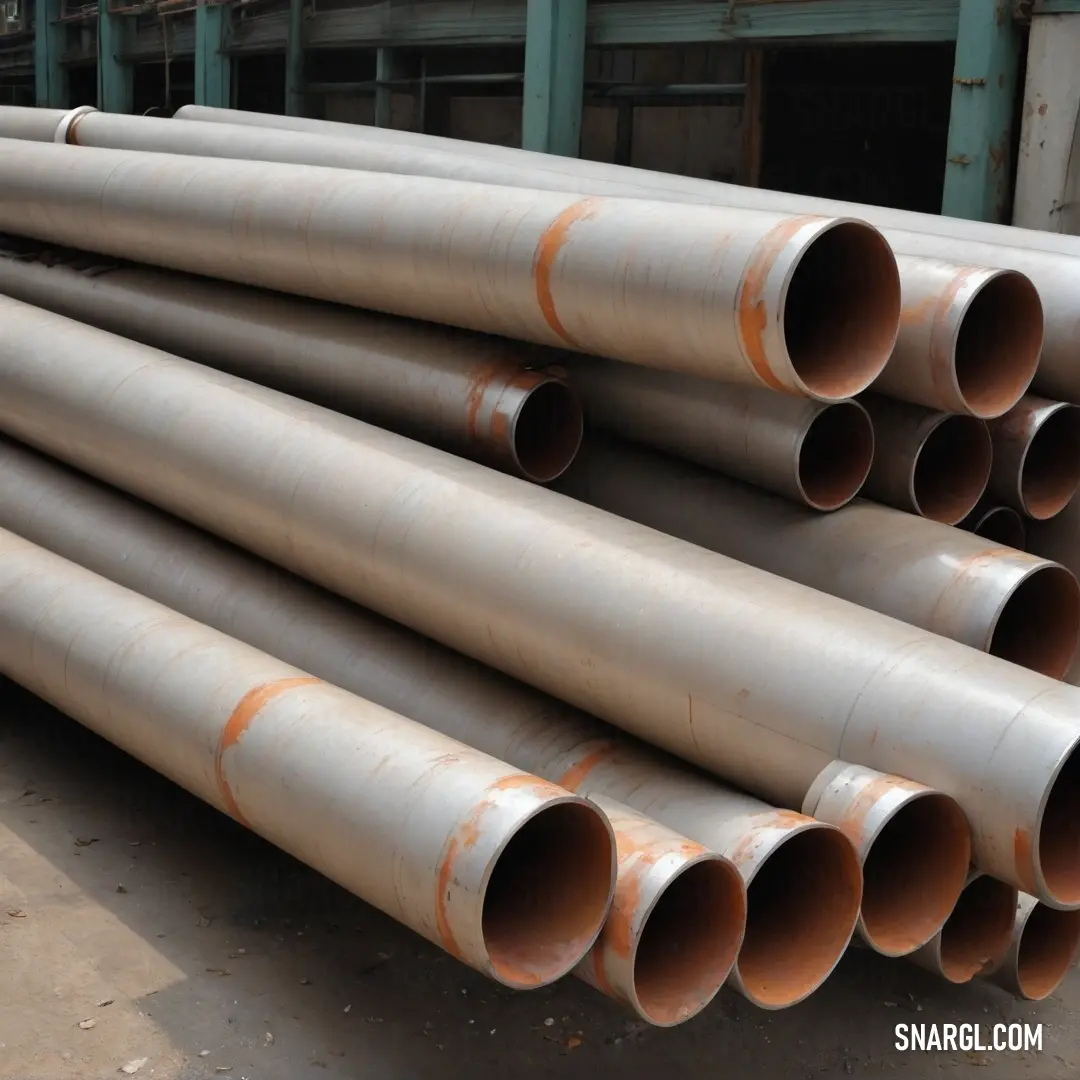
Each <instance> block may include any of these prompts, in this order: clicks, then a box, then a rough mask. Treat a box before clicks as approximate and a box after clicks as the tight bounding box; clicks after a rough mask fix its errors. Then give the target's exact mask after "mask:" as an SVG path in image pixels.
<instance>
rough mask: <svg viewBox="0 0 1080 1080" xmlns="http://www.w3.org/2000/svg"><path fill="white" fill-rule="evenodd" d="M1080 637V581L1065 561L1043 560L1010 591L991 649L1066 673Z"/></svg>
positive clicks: (1056, 674)
mask: <svg viewBox="0 0 1080 1080" xmlns="http://www.w3.org/2000/svg"><path fill="white" fill-rule="evenodd" d="M1078 642H1080V585H1078V584H1077V581H1076V578H1075V577H1073V575H1072V573H1071V572H1070V571H1068V570H1066V569H1065V567H1064V566H1054V565H1050V566H1040V567H1038V568H1036V569H1035V570H1033V571H1032V572H1031V573H1030V574H1029V575H1028V576H1027V577H1026V578H1024V580H1023V581H1021V582H1020V584H1019V585H1017V586H1016V588H1015V589H1013V591H1012V592H1011V593H1010V594H1009V596H1008V598H1007V599H1006V600H1005V603H1004V604H1003V605H1002V607H1001V610H1000V611H999V612H998V617H997V620H996V621H995V623H994V626H993V634H992V636H991V638H990V648H989V650H988V652H989V653H990V655H991V656H999V657H1001V659H1002V660H1009V661H1011V662H1012V663H1014V664H1019V665H1020V666H1021V667H1026V668H1030V669H1031V670H1032V671H1038V672H1039V673H1040V674H1042V675H1049V676H1050V678H1051V679H1061V678H1064V677H1065V674H1066V672H1067V671H1068V670H1069V668H1070V667H1071V666H1072V662H1073V657H1074V656H1075V655H1076V646H1077V643H1078Z"/></svg>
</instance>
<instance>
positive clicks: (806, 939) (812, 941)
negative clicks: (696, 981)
mask: <svg viewBox="0 0 1080 1080" xmlns="http://www.w3.org/2000/svg"><path fill="white" fill-rule="evenodd" d="M861 895H862V872H861V870H860V867H859V859H858V856H857V855H856V853H855V849H854V848H853V847H852V846H851V844H850V843H849V841H848V840H847V838H846V837H845V836H844V834H843V833H841V832H840V831H839V830H838V829H828V828H808V829H804V830H803V831H802V832H800V833H795V834H793V835H790V836H789V837H788V839H787V840H786V841H785V842H784V843H782V844H781V845H780V846H779V847H777V848H776V850H775V851H773V853H772V854H771V855H770V856H769V858H768V859H767V860H766V861H765V862H764V863H763V864H762V865H761V866H760V868H759V869H758V871H757V873H756V874H755V875H754V877H753V879H752V880H751V882H750V886H749V889H748V893H747V913H746V936H745V938H744V939H743V945H742V948H741V949H740V950H739V960H738V964H739V975H740V977H741V978H742V982H743V986H744V987H745V988H746V992H747V993H748V994H749V995H750V996H751V997H752V998H753V999H754V1000H755V1001H756V1002H757V1003H759V1004H761V1005H763V1006H765V1007H766V1008H784V1007H785V1006H787V1005H793V1004H794V1003H795V1002H797V1001H800V1000H802V998H804V997H806V995H807V994H809V993H811V992H812V991H814V990H816V989H817V987H818V986H820V985H821V983H822V982H824V981H825V979H826V978H827V977H828V975H829V973H830V972H831V971H832V969H833V968H834V967H835V966H836V962H837V960H839V958H840V956H841V954H842V953H843V952H844V950H845V949H846V948H847V945H848V942H849V941H850V940H851V932H852V930H853V929H854V928H855V920H856V919H857V918H858V915H859V902H860V900H861Z"/></svg>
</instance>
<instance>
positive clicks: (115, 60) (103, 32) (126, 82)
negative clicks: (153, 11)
mask: <svg viewBox="0 0 1080 1080" xmlns="http://www.w3.org/2000/svg"><path fill="white" fill-rule="evenodd" d="M124 28H125V20H124V16H123V15H116V14H114V13H113V12H112V11H111V10H110V6H109V0H98V49H97V54H98V57H97V58H98V108H99V109H101V110H102V112H115V113H130V112H134V111H135V69H134V68H133V67H132V65H131V64H128V63H125V62H123V61H122V60H121V59H120V57H121V56H122V55H123V53H124Z"/></svg>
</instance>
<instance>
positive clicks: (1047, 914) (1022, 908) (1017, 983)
mask: <svg viewBox="0 0 1080 1080" xmlns="http://www.w3.org/2000/svg"><path fill="white" fill-rule="evenodd" d="M1078 946H1080V911H1055V910H1054V909H1053V908H1049V907H1047V906H1046V905H1045V904H1040V903H1039V901H1038V900H1036V899H1035V897H1034V896H1028V895H1027V893H1020V897H1019V899H1018V901H1017V904H1016V919H1015V921H1014V922H1013V930H1012V940H1011V941H1010V943H1009V950H1008V952H1007V953H1006V954H1005V958H1004V960H1003V961H1002V963H1001V966H1000V967H998V968H996V969H995V970H994V971H991V972H990V973H988V975H987V978H988V979H989V980H990V981H991V982H993V983H997V985H998V986H1000V987H1001V988H1002V989H1003V990H1008V991H1009V993H1010V994H1014V995H1015V996H1016V997H1018V998H1023V999H1024V1000H1026V1001H1042V1000H1043V999H1044V998H1048V997H1049V996H1050V995H1051V994H1052V993H1053V992H1054V991H1055V990H1056V989H1057V988H1058V987H1059V986H1060V985H1061V983H1062V981H1063V980H1064V978H1065V976H1066V975H1067V974H1068V973H1069V968H1071V967H1072V965H1073V961H1074V960H1075V959H1076V952H1077V948H1078Z"/></svg>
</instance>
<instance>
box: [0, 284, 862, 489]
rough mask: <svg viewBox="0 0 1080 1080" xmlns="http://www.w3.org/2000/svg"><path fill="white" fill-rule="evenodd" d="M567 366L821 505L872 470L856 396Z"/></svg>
mask: <svg viewBox="0 0 1080 1080" xmlns="http://www.w3.org/2000/svg"><path fill="white" fill-rule="evenodd" d="M2 274H3V268H2V267H0V289H2V288H3V277H2ZM565 364H566V371H567V373H568V378H569V381H570V384H571V386H572V387H573V389H574V391H575V392H576V393H577V395H578V397H579V398H580V399H581V401H582V404H583V405H584V407H585V410H586V412H587V414H588V417H589V420H590V421H591V422H592V423H593V424H595V425H596V426H598V427H600V428H604V429H606V430H607V431H611V432H614V433H616V434H618V435H622V436H623V437H625V438H628V439H635V440H637V441H639V442H644V443H648V444H649V445H651V446H655V447H657V448H658V449H661V450H667V451H670V452H671V453H673V454H677V455H679V456H680V457H684V458H688V459H689V460H691V461H696V462H699V463H700V464H702V465H705V466H707V467H709V468H712V469H719V470H720V471H721V472H724V473H727V474H728V475H729V476H735V477H738V478H739V479H741V480H746V481H748V482H749V483H751V484H757V485H758V486H760V487H763V488H766V489H768V490H769V491H775V492H776V493H777V494H780V495H783V496H785V497H787V498H789V499H793V500H794V501H796V502H801V503H805V504H806V505H807V506H812V507H814V508H815V509H817V510H835V509H836V508H837V507H839V506H843V505H844V504H845V503H847V502H850V501H851V499H853V498H854V497H855V495H856V494H857V493H858V490H859V488H860V487H862V485H863V482H864V481H865V480H866V477H867V474H868V473H869V471H870V463H871V462H872V461H873V458H874V429H873V425H872V424H871V423H870V418H869V417H868V416H867V414H866V410H865V409H864V408H863V407H862V406H861V405H859V404H858V403H857V402H855V401H843V402H831V403H827V402H821V401H811V400H809V399H807V398H797V397H793V396H792V395H790V394H773V393H770V392H769V391H768V390H758V389H755V388H754V387H742V386H731V385H730V384H726V383H718V382H716V381H715V380H713V379H698V378H695V377H694V376H692V375H675V374H673V373H671V372H666V371H649V370H647V369H646V368H642V367H638V366H637V365H634V364H621V363H619V361H617V360H601V359H599V358H597V357H585V356H571V355H567V356H566V357H565Z"/></svg>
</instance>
